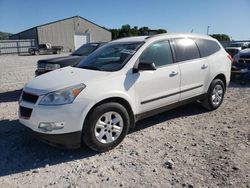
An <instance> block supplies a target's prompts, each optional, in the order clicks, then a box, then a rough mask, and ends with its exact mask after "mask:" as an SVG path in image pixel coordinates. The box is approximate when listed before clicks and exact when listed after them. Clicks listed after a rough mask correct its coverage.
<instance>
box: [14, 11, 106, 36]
mask: <svg viewBox="0 0 250 188" xmlns="http://www.w3.org/2000/svg"><path fill="white" fill-rule="evenodd" d="M72 18H81V19H83V20H85V21H87V22H89V23H92V24H94V25H95V26H97V27H100V28H102V29H104V30H106V31H108V32H110V31H109V30H108V29H106V28H104V27H102V26H100V25H98V24H96V23H94V22H91V21H90V20H88V19H85V18H83V17H81V16H72V17H69V18H64V19H61V20H56V21H53V22H49V23H46V24H41V25H37V26H35V27H32V28H29V29H26V30H24V31H21V32H18V33H15V34H13V35H11V36H14V35H18V34H20V33H23V32H26V31H28V30H31V29H34V28H37V27H42V26H46V25H50V24H54V23H57V22H61V21H64V20H69V19H72Z"/></svg>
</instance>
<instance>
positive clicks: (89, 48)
mask: <svg viewBox="0 0 250 188" xmlns="http://www.w3.org/2000/svg"><path fill="white" fill-rule="evenodd" d="M98 46H99V44H97V43H92V44H84V45H82V46H81V47H80V48H78V49H77V50H76V51H74V52H73V53H72V55H76V56H88V55H89V54H91V53H92V52H93V51H95V49H97V48H98Z"/></svg>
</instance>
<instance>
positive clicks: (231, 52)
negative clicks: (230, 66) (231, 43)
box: [225, 47, 240, 58]
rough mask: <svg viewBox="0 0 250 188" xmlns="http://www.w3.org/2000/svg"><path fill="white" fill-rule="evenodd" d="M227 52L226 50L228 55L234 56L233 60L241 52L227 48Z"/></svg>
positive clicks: (237, 49)
mask: <svg viewBox="0 0 250 188" xmlns="http://www.w3.org/2000/svg"><path fill="white" fill-rule="evenodd" d="M225 50H226V52H227V53H228V54H230V55H231V56H232V58H233V57H234V56H235V55H236V54H237V53H239V52H240V49H239V48H233V47H230V48H226V49H225Z"/></svg>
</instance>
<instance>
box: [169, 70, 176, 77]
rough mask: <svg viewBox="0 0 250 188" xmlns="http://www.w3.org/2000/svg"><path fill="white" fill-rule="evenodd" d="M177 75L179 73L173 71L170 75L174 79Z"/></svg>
mask: <svg viewBox="0 0 250 188" xmlns="http://www.w3.org/2000/svg"><path fill="white" fill-rule="evenodd" d="M176 75H178V72H175V71H172V72H171V73H170V74H169V76H170V77H173V76H176Z"/></svg>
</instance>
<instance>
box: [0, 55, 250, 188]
mask: <svg viewBox="0 0 250 188" xmlns="http://www.w3.org/2000/svg"><path fill="white" fill-rule="evenodd" d="M48 57H54V55H49V56H0V187H32V188H33V187H190V188H191V187H248V188H249V187H250V85H246V86H244V87H241V86H239V85H237V84H231V85H230V87H229V89H228V91H227V94H226V96H225V101H224V103H223V105H222V106H221V107H220V108H219V109H218V110H216V111H213V112H207V111H206V110H204V109H203V108H202V107H200V106H199V105H198V104H190V105H187V106H184V107H181V108H178V109H175V110H171V111H168V112H166V113H163V114H160V115H157V116H154V117H151V118H148V119H146V120H143V121H141V122H139V123H137V126H136V128H135V129H134V130H131V131H130V133H129V135H128V136H127V137H126V138H125V140H124V141H123V142H122V144H120V145H119V146H118V147H117V148H115V149H114V150H112V151H109V152H106V153H96V152H93V151H91V150H89V149H88V148H86V147H84V148H82V149H79V150H74V151H67V150H60V149H55V148H53V147H50V146H48V145H46V144H43V143H41V142H39V141H37V140H36V139H35V138H34V137H33V136H32V135H30V134H29V133H28V132H27V131H26V130H25V129H23V127H22V126H21V125H20V124H19V122H18V120H17V107H18V103H17V101H18V97H19V94H20V89H21V88H22V87H23V85H24V84H25V82H27V81H28V80H29V79H31V78H33V77H34V70H35V68H36V64H35V62H36V61H37V60H38V59H39V58H48Z"/></svg>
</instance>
